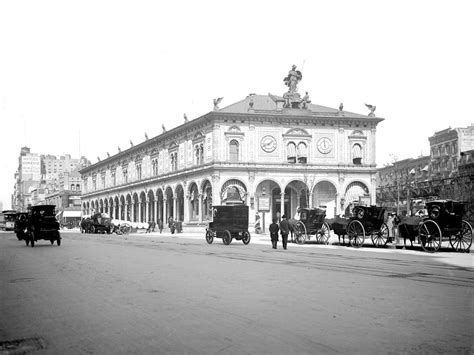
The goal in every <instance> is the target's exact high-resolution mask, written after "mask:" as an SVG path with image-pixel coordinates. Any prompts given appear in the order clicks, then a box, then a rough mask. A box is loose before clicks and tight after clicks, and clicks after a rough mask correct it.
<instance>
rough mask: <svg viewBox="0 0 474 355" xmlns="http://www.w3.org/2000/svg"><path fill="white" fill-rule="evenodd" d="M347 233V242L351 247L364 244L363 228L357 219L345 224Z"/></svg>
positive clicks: (358, 246)
mask: <svg viewBox="0 0 474 355" xmlns="http://www.w3.org/2000/svg"><path fill="white" fill-rule="evenodd" d="M347 235H348V236H349V244H350V245H352V246H353V247H356V248H360V247H361V246H362V245H364V240H365V229H364V226H363V225H362V223H360V222H359V221H357V220H354V221H351V222H350V223H349V224H348V225H347Z"/></svg>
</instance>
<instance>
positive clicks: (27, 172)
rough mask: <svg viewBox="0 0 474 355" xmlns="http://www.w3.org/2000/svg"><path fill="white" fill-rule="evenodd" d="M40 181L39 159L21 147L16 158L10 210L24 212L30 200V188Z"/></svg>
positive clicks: (28, 149)
mask: <svg viewBox="0 0 474 355" xmlns="http://www.w3.org/2000/svg"><path fill="white" fill-rule="evenodd" d="M40 180H41V157H40V156H39V155H38V154H33V153H31V151H30V148H28V147H22V148H21V150H20V155H19V157H18V169H17V171H16V172H15V186H14V193H13V197H12V208H13V209H17V210H25V209H26V207H27V206H28V204H29V203H30V200H31V195H30V191H31V188H32V187H34V186H36V185H37V184H39V182H40Z"/></svg>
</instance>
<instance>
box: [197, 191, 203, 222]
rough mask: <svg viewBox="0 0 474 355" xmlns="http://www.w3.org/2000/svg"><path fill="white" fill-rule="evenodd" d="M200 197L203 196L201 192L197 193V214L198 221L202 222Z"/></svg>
mask: <svg viewBox="0 0 474 355" xmlns="http://www.w3.org/2000/svg"><path fill="white" fill-rule="evenodd" d="M202 198H203V194H199V195H198V201H199V203H198V215H199V223H202V221H203V219H202Z"/></svg>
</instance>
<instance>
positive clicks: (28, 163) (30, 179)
mask: <svg viewBox="0 0 474 355" xmlns="http://www.w3.org/2000/svg"><path fill="white" fill-rule="evenodd" d="M18 160H19V164H18V169H17V171H16V172H15V186H14V193H13V195H12V207H13V208H14V209H17V210H26V208H27V206H28V205H36V204H40V203H44V201H45V199H46V197H47V196H48V195H49V194H51V193H53V192H55V191H62V190H71V191H75V192H76V191H77V192H79V195H80V194H81V192H82V179H81V176H80V174H79V172H78V171H79V170H80V169H82V168H84V167H86V166H88V165H90V161H88V160H87V159H86V158H84V157H81V158H80V159H72V158H71V156H70V155H69V154H66V155H64V156H59V157H57V156H54V155H39V154H33V153H31V150H30V148H28V147H23V148H21V151H20V156H19V159H18Z"/></svg>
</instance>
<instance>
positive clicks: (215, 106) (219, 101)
mask: <svg viewBox="0 0 474 355" xmlns="http://www.w3.org/2000/svg"><path fill="white" fill-rule="evenodd" d="M223 99H224V98H223V97H219V98H218V99H214V111H217V110H218V109H219V104H220V103H221V101H222V100H223Z"/></svg>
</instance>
